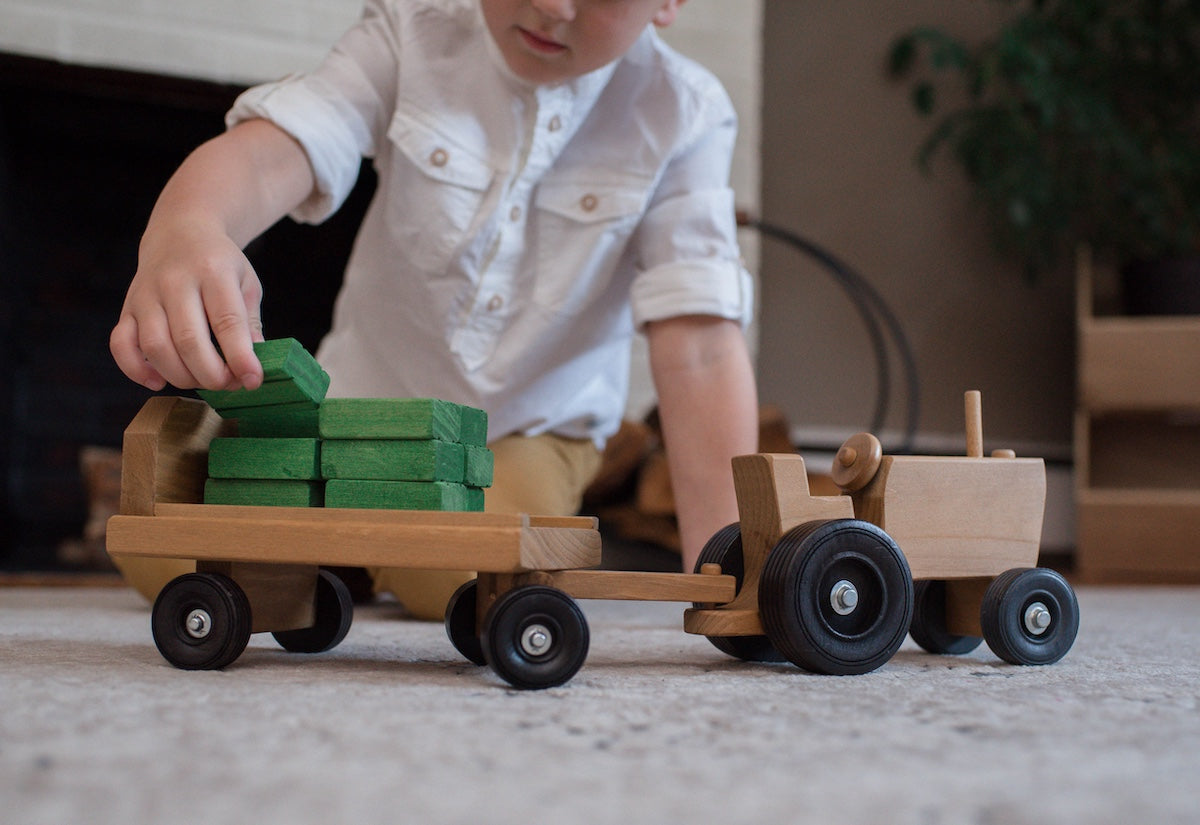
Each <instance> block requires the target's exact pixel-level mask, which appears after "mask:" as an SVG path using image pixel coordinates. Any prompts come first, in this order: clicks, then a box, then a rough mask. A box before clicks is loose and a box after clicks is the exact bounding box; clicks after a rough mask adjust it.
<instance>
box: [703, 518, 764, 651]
mask: <svg viewBox="0 0 1200 825" xmlns="http://www.w3.org/2000/svg"><path fill="white" fill-rule="evenodd" d="M713 563H715V564H719V565H721V572H722V573H724V574H726V575H729V576H733V577H734V578H735V579H736V580H737V586H736V588H735V590H734V592H735V593H738V592H740V591H741V589H742V582H743V580H744V579H745V575H746V563H745V557H744V555H743V553H742V528H741V525H739V524H737V523H734V524H729V525H727V526H725V527H722V528H721V529H720V530H718V531H717V532H716V533H713V536H712V538H710V539H709V540H708V542H707V543H706V544H705V545H704V548H703V549H702V550H701V551H700V557H699V558H698V559H697V560H696V569H695V572H696V573H699V572H700V568H701V567H702V566H703V565H705V564H713ZM694 606H695V607H701V606H702V605H700V604H695V605H694ZM705 638H706V639H708V640H709V641H710V642H712V644H713V647H715V648H716V649H717V650H719V651H721V652H722V653H725V654H726V655H729V656H732V657H734V658H735V659H741V660H743V661H746V662H782V661H785V659H784V658H783V656H781V655H780V654H779V651H778V650H776V649H775V648H774V646H773V645H772V644H771V640H770V639H768V638H767V637H766V636H761V635H759V636H706V637H705Z"/></svg>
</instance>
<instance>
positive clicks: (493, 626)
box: [481, 585, 589, 690]
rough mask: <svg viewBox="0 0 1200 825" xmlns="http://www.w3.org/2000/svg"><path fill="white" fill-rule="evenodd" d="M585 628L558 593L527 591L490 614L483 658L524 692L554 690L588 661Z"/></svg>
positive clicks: (503, 600)
mask: <svg viewBox="0 0 1200 825" xmlns="http://www.w3.org/2000/svg"><path fill="white" fill-rule="evenodd" d="M588 638H589V637H588V626H587V620H586V619H585V618H584V616H583V611H581V610H580V609H579V605H577V604H576V603H575V600H574V599H572V598H571V597H570V596H568V595H567V594H566V593H564V592H562V591H561V590H556V589H555V588H553V587H546V586H543V585H525V586H522V587H515V588H513V589H512V590H509V591H508V592H507V593H505V594H504V595H502V596H501V597H500V598H499V599H497V600H496V602H495V604H493V605H492V606H491V607H490V608H488V612H487V616H486V617H485V618H484V622H483V633H482V636H481V640H482V643H483V655H484V656H485V657H486V659H487V663H488V664H489V665H491V667H492V670H494V671H496V673H497V675H499V676H500V678H502V679H504V681H506V682H508V683H509V684H510V685H512V686H513V687H516V688H521V689H522V690H539V689H541V688H549V687H555V686H556V685H561V684H563V683H564V682H566V681H568V680H569V679H570V678H571V677H572V676H574V675H575V674H576V673H577V672H578V671H579V668H581V667H583V662H584V660H585V659H586V658H587V651H588Z"/></svg>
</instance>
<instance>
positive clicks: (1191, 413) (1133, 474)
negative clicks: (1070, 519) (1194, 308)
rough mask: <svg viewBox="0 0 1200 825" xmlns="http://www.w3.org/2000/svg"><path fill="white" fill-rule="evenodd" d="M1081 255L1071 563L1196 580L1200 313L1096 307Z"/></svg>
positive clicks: (1083, 571)
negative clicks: (1153, 313)
mask: <svg viewBox="0 0 1200 825" xmlns="http://www.w3.org/2000/svg"><path fill="white" fill-rule="evenodd" d="M1095 290H1096V277H1095V273H1094V272H1093V270H1092V265H1091V261H1090V260H1089V259H1088V258H1087V257H1086V256H1081V257H1080V260H1079V266H1078V292H1077V302H1078V303H1077V324H1078V336H1079V339H1078V344H1079V350H1078V358H1079V365H1078V401H1077V404H1078V407H1077V411H1076V417H1075V478H1076V481H1075V489H1076V495H1075V499H1076V518H1077V528H1078V529H1077V541H1076V554H1075V565H1076V569H1077V572H1078V574H1079V576H1080V577H1081V578H1082V579H1084V580H1085V581H1089V582H1106V583H1108V582H1142V583H1151V582H1170V583H1182V582H1200V317H1192V316H1180V317H1123V316H1115V315H1098V314H1097V313H1096V311H1095V307H1096V303H1097V302H1096V300H1095Z"/></svg>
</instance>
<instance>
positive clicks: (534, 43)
mask: <svg viewBox="0 0 1200 825" xmlns="http://www.w3.org/2000/svg"><path fill="white" fill-rule="evenodd" d="M517 31H519V32H520V33H521V39H522V40H524V41H525V45H526V46H528V47H529V48H530V49H532V50H533V51H535V52H538V53H539V54H559V53H561V52H565V51H566V50H567V47H566V46H564V45H563V44H562V43H559V42H558V41H556V40H550V39H548V38H545V37H542V36H541V35H539V34H536V33H534V32H532V31H530V30H529V29H523V28H521V27H519V26H518V27H517Z"/></svg>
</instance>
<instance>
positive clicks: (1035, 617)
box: [1025, 602, 1054, 636]
mask: <svg viewBox="0 0 1200 825" xmlns="http://www.w3.org/2000/svg"><path fill="white" fill-rule="evenodd" d="M1053 620H1054V617H1053V616H1052V615H1051V613H1050V610H1049V609H1048V608H1047V607H1046V605H1044V604H1042V603H1041V602H1034V603H1033V604H1031V605H1029V607H1027V608H1025V629H1026V630H1028V631H1029V632H1030V633H1032V634H1033V635H1034V636H1041V635H1042V634H1043V633H1045V632H1046V631H1047V630H1049V629H1050V623H1051V622H1052V621H1053Z"/></svg>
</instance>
